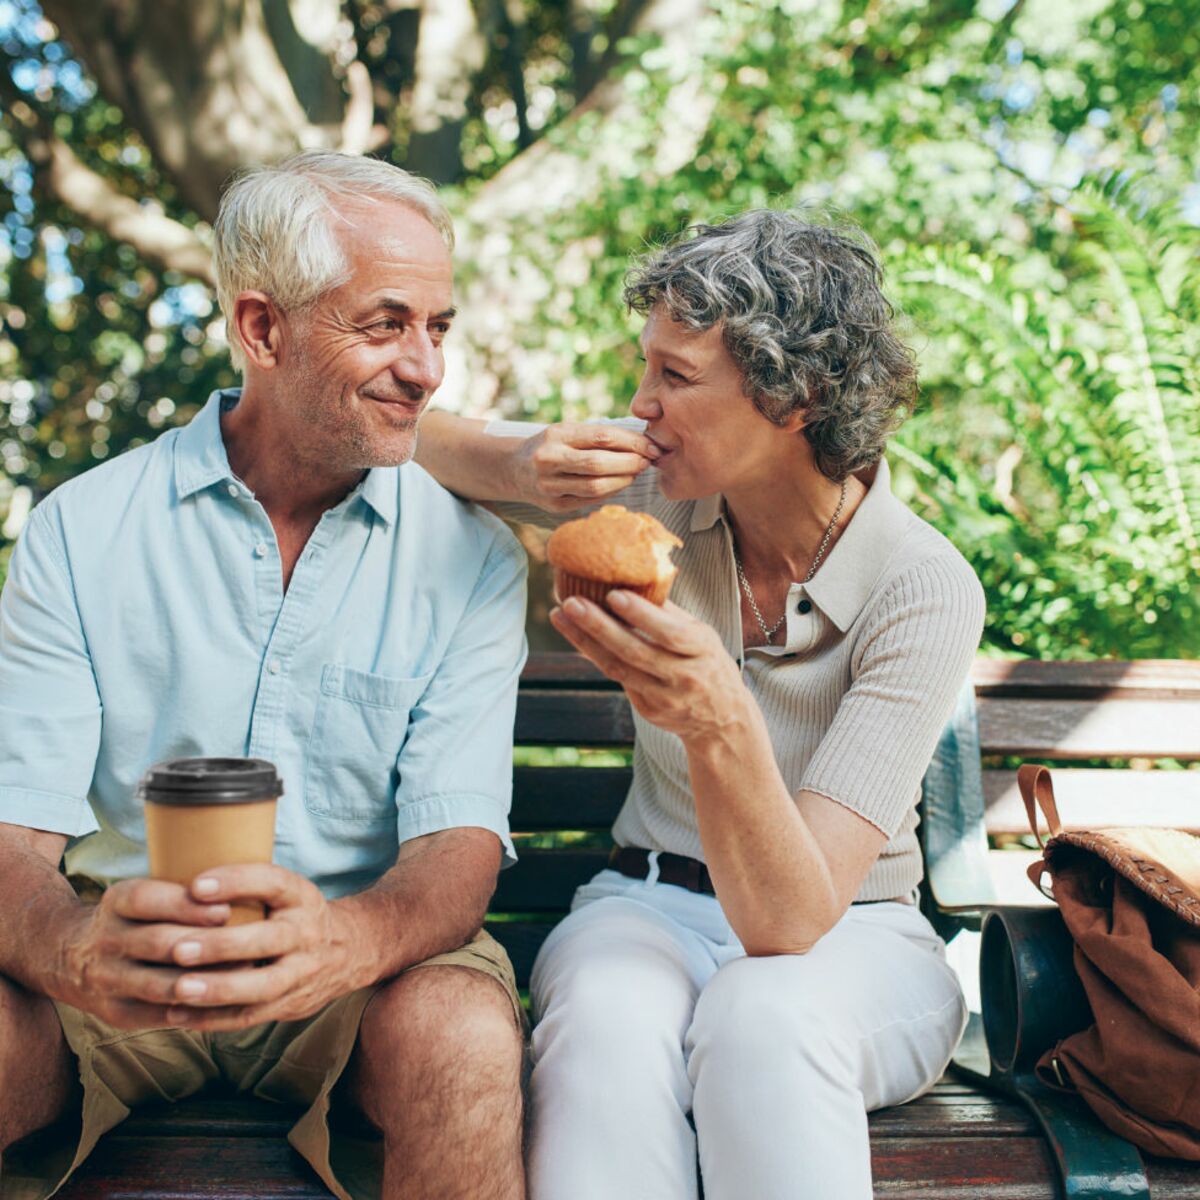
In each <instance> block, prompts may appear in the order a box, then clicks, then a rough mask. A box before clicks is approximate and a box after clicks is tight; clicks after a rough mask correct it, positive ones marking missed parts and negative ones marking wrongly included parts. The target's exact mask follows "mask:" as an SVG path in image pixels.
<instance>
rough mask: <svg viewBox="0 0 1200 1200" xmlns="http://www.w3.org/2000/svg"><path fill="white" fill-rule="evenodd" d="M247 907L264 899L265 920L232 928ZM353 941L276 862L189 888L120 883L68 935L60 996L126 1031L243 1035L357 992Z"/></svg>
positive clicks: (210, 877) (234, 870)
mask: <svg viewBox="0 0 1200 1200" xmlns="http://www.w3.org/2000/svg"><path fill="white" fill-rule="evenodd" d="M244 900H257V901H259V902H260V903H262V904H265V905H266V907H267V917H266V919H265V920H262V921H251V922H248V923H246V924H242V925H227V924H226V923H225V922H226V921H227V920H228V918H229V914H230V902H231V901H244ZM352 945H353V941H352V939H351V938H350V936H349V931H348V930H346V929H345V927H344V923H343V922H342V921H341V920H339V918H338V915H337V913H336V912H335V910H334V909H332V908H331V907H330V905H329V903H328V902H327V901H326V900H325V898H324V896H322V895H321V893H320V891H319V890H318V889H317V887H316V886H315V885H314V884H313V883H311V882H310V881H309V880H307V879H304V878H302V877H301V876H299V875H296V874H295V873H294V872H292V871H288V870H285V869H284V868H283V867H279V866H275V865H273V864H270V863H253V864H243V865H240V866H231V867H218V868H214V869H212V870H208V871H204V872H203V873H202V874H201V875H199V876H197V878H196V879H195V880H193V881H192V884H191V887H190V889H189V888H184V887H183V886H181V885H180V884H177V883H167V882H165V881H162V880H156V879H131V880H124V881H122V882H120V883H115V884H113V885H112V886H111V887H110V888H108V889H107V891H106V892H105V893H104V896H103V898H102V899H101V901H100V903H99V904H98V905H97V906H96V907H95V908H93V909H90V910H88V913H87V916H86V917H85V918H83V920H82V921H81V923H80V926H79V927H78V929H77V931H76V933H75V935H74V936H73V937H71V938H70V939H69V940H68V942H67V945H66V946H65V948H64V953H65V955H66V973H67V977H68V979H69V980H70V989H69V990H70V992H71V993H73V994H71V995H67V996H63V997H62V998H63V999H65V1000H67V1001H68V1002H69V1003H71V1004H73V1005H75V1006H76V1007H79V1008H83V1009H85V1010H86V1011H88V1012H91V1013H94V1014H95V1015H96V1016H99V1017H101V1018H102V1019H104V1020H105V1021H108V1022H109V1023H110V1024H113V1025H116V1026H118V1027H120V1028H125V1029H148V1028H162V1027H164V1026H176V1027H178V1028H181V1029H194V1030H207V1031H218V1030H232V1029H245V1028H248V1027H249V1026H251V1025H258V1024H261V1023H262V1022H264V1021H280V1020H293V1019H297V1018H300V1017H305V1016H309V1015H311V1014H312V1013H314V1012H317V1011H318V1010H320V1009H321V1008H323V1007H324V1006H325V1005H326V1004H327V1003H329V1001H331V1000H333V999H335V998H336V997H338V996H341V995H344V994H345V993H347V992H349V991H352V990H353V989H354V987H355V986H357V982H356V981H355V979H354V978H353V962H352V959H353V955H352ZM256 964H261V965H256Z"/></svg>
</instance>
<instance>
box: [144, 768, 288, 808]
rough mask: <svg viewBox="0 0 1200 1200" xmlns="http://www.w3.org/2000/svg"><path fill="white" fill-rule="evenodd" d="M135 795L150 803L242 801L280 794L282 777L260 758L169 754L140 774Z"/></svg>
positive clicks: (263, 798) (268, 798)
mask: <svg viewBox="0 0 1200 1200" xmlns="http://www.w3.org/2000/svg"><path fill="white" fill-rule="evenodd" d="M138 795H139V796H140V797H141V798H142V799H143V800H149V801H151V802H152V803H154V804H246V803H248V802H250V801H253V800H272V799H275V798H276V797H278V796H282V795H283V781H282V780H281V779H280V778H279V774H278V772H277V771H276V770H275V764H274V763H269V762H267V760H266V759H264V758H173V759H171V760H169V761H168V762H161V763H157V764H156V765H155V766H153V767H151V768H150V769H149V770H148V771H147V772H146V773H145V775H143V776H142V781H141V783H140V784H139V785H138Z"/></svg>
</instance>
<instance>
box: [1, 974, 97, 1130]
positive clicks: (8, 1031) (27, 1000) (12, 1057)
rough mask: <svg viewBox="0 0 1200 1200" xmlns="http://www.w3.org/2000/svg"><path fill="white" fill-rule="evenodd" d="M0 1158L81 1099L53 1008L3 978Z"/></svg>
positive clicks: (47, 1002) (71, 1060) (44, 999)
mask: <svg viewBox="0 0 1200 1200" xmlns="http://www.w3.org/2000/svg"><path fill="white" fill-rule="evenodd" d="M0 1080H3V1086H2V1087H0V1153H3V1152H4V1150H5V1149H7V1148H8V1147H9V1146H11V1145H12V1144H13V1143H14V1142H19V1141H20V1140H21V1139H22V1138H23V1137H25V1136H26V1135H27V1134H30V1133H33V1132H34V1131H35V1130H37V1129H41V1128H43V1127H44V1126H46V1125H50V1124H51V1123H53V1122H54V1121H57V1120H58V1119H59V1118H60V1117H62V1116H63V1115H65V1113H66V1112H67V1110H68V1108H69V1106H70V1105H71V1104H72V1103H74V1102H75V1101H76V1099H77V1097H78V1095H79V1076H78V1072H77V1071H76V1069H75V1059H74V1057H73V1056H72V1054H71V1051H70V1050H69V1049H68V1047H67V1040H66V1038H65V1037H64V1036H63V1031H62V1026H61V1025H60V1024H59V1022H58V1014H57V1013H56V1012H55V1011H54V1005H53V1004H51V1003H50V1001H49V1000H48V999H46V997H45V996H35V995H34V994H33V993H32V992H28V991H26V990H25V989H24V988H22V987H20V986H19V985H17V984H15V983H13V982H12V981H11V980H8V979H5V978H4V976H2V975H0Z"/></svg>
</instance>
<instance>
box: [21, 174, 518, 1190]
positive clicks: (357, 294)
mask: <svg viewBox="0 0 1200 1200" xmlns="http://www.w3.org/2000/svg"><path fill="white" fill-rule="evenodd" d="M215 233H216V250H215V258H216V265H217V274H218V279H219V291H220V299H221V305H222V308H223V310H224V312H225V315H226V318H227V322H228V329H229V342H230V346H231V348H232V351H233V354H234V357H235V361H236V362H237V363H238V364H239V365H241V366H242V368H243V372H244V386H243V388H242V389H241V390H240V391H238V390H233V391H229V392H224V393H218V394H215V395H213V396H212V397H211V398H210V399H209V401H208V403H207V405H206V406H205V407H204V408H203V409H202V410H201V411H200V412H199V413H198V414H197V416H196V417H195V418H194V419H193V420H192V422H191V424H190V425H188V426H187V427H186V428H184V429H180V430H175V431H172V432H170V433H168V434H166V435H164V436H163V437H161V438H159V439H158V440H157V441H156V442H154V443H153V444H152V445H150V446H146V447H144V448H142V449H139V450H135V451H132V452H130V453H128V454H125V455H123V456H121V457H120V458H119V459H116V460H114V461H112V462H110V463H107V464H105V465H103V466H100V467H97V468H95V469H94V470H93V471H90V472H88V473H87V474H86V475H84V476H82V477H81V478H79V479H76V480H73V481H72V482H70V483H68V484H65V485H64V486H63V487H61V488H60V489H58V490H57V491H56V492H55V493H54V494H53V495H51V496H50V497H49V498H48V499H46V500H45V501H44V502H43V503H42V504H41V505H40V506H39V507H38V508H37V509H35V511H34V513H33V515H32V517H31V519H30V521H29V524H28V526H27V528H26V530H25V532H24V536H23V538H22V540H21V543H20V545H19V546H18V548H17V551H16V553H15V555H14V557H13V560H12V567H11V572H10V575H9V579H8V583H7V586H6V588H5V590H4V593H3V597H2V602H0V1148H7V1149H6V1151H5V1157H4V1159H3V1162H2V1165H0V1197H3V1200H41V1198H42V1197H45V1196H49V1195H51V1194H52V1193H53V1192H54V1191H55V1190H56V1189H57V1188H58V1187H59V1186H61V1184H62V1183H63V1181H64V1180H65V1179H66V1177H67V1176H68V1175H69V1174H70V1171H71V1170H72V1169H73V1168H74V1167H75V1166H77V1165H78V1164H79V1163H80V1162H81V1161H82V1160H83V1159H84V1158H85V1157H86V1155H87V1154H88V1152H89V1151H90V1150H91V1148H92V1147H93V1146H94V1144H95V1142H96V1140H97V1139H98V1138H99V1136H100V1135H101V1134H102V1133H103V1132H104V1131H105V1130H106V1129H109V1128H111V1127H112V1126H114V1125H116V1124H117V1123H118V1122H119V1121H121V1120H122V1119H123V1118H124V1116H125V1115H126V1114H127V1113H128V1111H129V1109H130V1108H131V1107H133V1106H134V1105H136V1104H138V1103H140V1102H142V1101H144V1100H147V1099H160V1098H162V1097H163V1096H167V1097H169V1098H173V1099H177V1098H181V1097H183V1096H186V1095H188V1094H190V1093H192V1092H194V1091H196V1090H197V1089H198V1088H200V1087H202V1086H204V1085H205V1084H206V1083H208V1082H209V1081H211V1080H215V1079H224V1080H226V1081H227V1082H228V1083H230V1084H232V1085H233V1086H234V1087H235V1088H237V1089H238V1090H239V1091H244V1092H252V1093H253V1094H255V1095H258V1096H262V1097H266V1098H268V1099H276V1100H281V1101H286V1102H289V1103H293V1104H295V1103H300V1104H302V1105H305V1106H307V1108H306V1111H305V1112H304V1114H303V1116H302V1117H301V1118H300V1120H299V1122H298V1123H297V1124H296V1126H295V1127H294V1129H293V1130H292V1133H291V1140H292V1142H293V1144H294V1145H295V1146H296V1147H297V1149H299V1150H300V1151H301V1153H303V1154H304V1155H305V1157H306V1158H307V1159H308V1160H309V1162H311V1163H312V1165H313V1166H314V1168H315V1169H316V1170H317V1172H318V1173H319V1174H320V1175H321V1177H322V1179H324V1181H325V1182H326V1184H327V1185H328V1186H329V1187H330V1188H331V1189H332V1190H333V1191H334V1192H335V1194H337V1195H338V1196H339V1197H343V1198H345V1197H354V1198H355V1200H359V1198H360V1197H367V1196H378V1195H380V1194H382V1195H384V1196H386V1197H400V1196H405V1197H414V1198H417V1197H419V1198H421V1200H429V1198H430V1197H438V1198H439V1200H448V1198H450V1197H464V1198H467V1197H469V1198H470V1200H485V1198H489V1197H516V1196H520V1195H523V1181H522V1167H521V1157H520V1131H521V1100H520V1068H521V1054H522V1015H521V1008H520V1004H519V1001H518V998H517V994H516V990H515V986H514V982H513V977H512V971H511V968H510V966H509V963H508V960H507V958H506V957H505V955H504V952H503V950H502V949H501V948H500V947H499V946H498V945H497V944H496V943H495V942H493V941H492V939H491V938H490V937H488V936H487V935H486V934H484V933H481V932H480V927H481V923H482V919H483V913H484V909H485V907H486V905H487V901H488V897H489V896H490V894H491V892H492V889H493V887H494V886H495V880H496V872H497V869H498V868H499V866H500V865H501V863H502V860H504V859H507V860H509V861H511V858H512V843H511V841H510V839H509V836H508V828H507V812H508V802H509V797H510V788H511V757H510V756H511V738H512V718H513V706H514V703H515V698H516V682H517V676H518V673H519V671H520V668H521V664H522V661H523V657H524V651H525V644H524V635H523V623H524V595H525V561H524V556H523V554H522V553H521V551H520V549H519V546H518V545H517V543H516V542H515V540H514V539H513V538H512V537H511V535H510V534H509V533H508V532H507V531H506V530H505V528H504V527H503V525H502V524H501V523H500V522H499V521H498V520H497V519H495V518H494V517H492V516H490V515H489V514H487V513H484V512H481V511H479V510H477V509H475V508H473V507H471V506H469V505H466V504H464V503H462V502H460V501H458V500H456V499H454V498H452V497H451V496H450V495H449V493H447V492H445V491H443V490H442V489H441V488H440V487H439V486H438V485H437V484H436V483H434V482H433V480H432V479H431V478H430V477H429V476H427V475H426V474H425V473H424V471H423V470H422V469H421V468H419V467H417V466H416V465H407V466H403V469H400V468H401V467H402V465H403V464H406V463H408V460H409V459H410V458H411V456H412V453H413V446H414V443H415V439H416V436H417V422H418V419H419V417H420V415H421V412H422V410H423V409H424V407H425V405H426V403H427V402H428V400H429V398H430V396H431V394H432V393H433V391H434V390H435V389H436V388H437V386H438V384H439V383H440V382H441V379H442V372H443V357H442V343H443V339H444V338H445V336H446V334H447V332H448V331H449V329H450V325H451V321H452V319H453V317H454V307H453V299H452V280H451V263H450V248H451V244H452V239H453V233H452V229H451V225H450V220H449V217H448V215H447V213H446V211H445V209H444V208H443V207H442V205H441V203H440V202H439V200H438V199H437V196H436V195H435V194H434V192H433V190H432V188H431V187H429V185H428V184H426V183H425V182H424V181H421V180H418V179H415V178H413V177H411V176H409V175H407V174H406V173H405V172H403V171H400V170H398V169H397V168H394V167H391V166H389V165H387V164H384V163H380V162H375V161H371V160H365V159H353V158H348V157H345V156H342V155H337V154H329V153H316V152H314V153H308V154H302V155H299V156H298V157H296V158H293V159H291V160H289V161H288V162H285V163H283V164H281V165H279V166H276V167H270V168H265V169H262V170H259V171H255V172H253V173H251V174H249V175H246V176H245V177H243V178H241V179H240V180H239V181H238V182H237V183H235V184H234V185H233V187H232V188H231V189H230V190H229V192H228V193H227V194H226V196H225V198H224V201H223V203H222V207H221V212H220V214H219V216H218V219H217V223H216V230H215ZM197 754H204V755H227V756H228V755H248V756H251V757H259V758H266V759H270V760H272V761H273V762H274V763H275V764H276V765H277V767H278V769H279V772H280V774H281V776H282V778H283V780H284V785H285V795H284V797H283V800H282V802H281V804H280V808H279V814H278V821H277V828H276V842H275V863H274V865H270V866H241V867H222V868H219V869H213V870H209V871H207V872H205V873H203V874H202V875H201V876H199V877H197V878H196V879H195V880H194V881H193V882H192V884H191V886H190V888H184V887H182V886H179V885H176V884H171V883H166V882H161V881H156V880H150V879H147V878H145V876H146V874H147V870H148V868H147V862H146V854H145V833H144V823H143V814H142V811H141V806H140V804H139V802H138V800H137V799H136V797H135V789H136V785H137V783H138V779H139V777H140V775H141V773H142V772H143V771H144V770H145V768H147V767H148V766H149V765H150V764H151V763H153V762H156V761H160V760H163V759H168V758H172V757H177V756H184V755H197ZM64 850H65V853H66V874H65V875H64V874H62V873H60V871H59V863H60V859H62V857H63V854H64ZM68 881H70V882H68ZM234 900H251V901H259V902H262V903H265V905H266V906H267V913H268V917H267V919H266V920H262V921H257V922H253V923H251V924H246V925H238V926H234V925H226V923H225V922H226V920H227V918H228V916H229V913H230V908H229V905H230V902H231V901H234ZM339 1106H346V1107H348V1108H351V1109H353V1108H355V1107H356V1108H357V1109H358V1110H361V1113H362V1114H365V1116H366V1117H367V1118H368V1119H369V1121H370V1122H372V1123H373V1124H374V1125H375V1126H376V1127H377V1128H378V1130H379V1131H380V1133H381V1135H382V1136H381V1138H380V1139H379V1143H378V1145H381V1148H382V1153H381V1154H380V1153H378V1152H377V1151H378V1147H377V1148H376V1150H364V1149H363V1146H364V1140H363V1139H355V1140H353V1141H352V1140H351V1139H348V1138H343V1137H341V1136H340V1135H338V1134H337V1133H336V1132H334V1133H332V1134H331V1132H330V1127H329V1123H328V1117H329V1114H330V1112H331V1109H332V1110H333V1111H335V1112H336V1110H337V1109H338V1107H339ZM59 1120H64V1121H70V1122H73V1128H74V1129H75V1131H76V1136H75V1139H74V1140H68V1139H66V1138H64V1140H63V1141H62V1142H61V1143H60V1144H59V1145H58V1146H57V1148H56V1150H54V1152H52V1153H48V1154H47V1153H40V1152H39V1153H37V1154H35V1153H34V1152H33V1151H32V1150H31V1149H30V1147H31V1146H34V1145H41V1144H42V1143H44V1142H45V1141H46V1140H47V1139H43V1138H39V1139H31V1140H29V1141H25V1142H22V1139H24V1138H25V1136H26V1135H27V1134H29V1133H31V1132H33V1131H34V1130H37V1129H40V1128H42V1127H44V1126H46V1125H49V1124H50V1123H51V1122H55V1121H59ZM337 1124H338V1123H336V1122H335V1129H336V1126H337Z"/></svg>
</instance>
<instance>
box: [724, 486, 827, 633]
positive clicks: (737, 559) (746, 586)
mask: <svg viewBox="0 0 1200 1200" xmlns="http://www.w3.org/2000/svg"><path fill="white" fill-rule="evenodd" d="M848 480H849V477H848V476H847V478H846V479H843V480H842V494H841V496H839V497H838V502H837V508H835V509H834V510H833V518H832V519H831V520H830V522H829V525H828V526H827V527H826V529H825V536H824V537H823V538H822V539H821V544H820V545H819V546H818V547H817V553H816V555H815V556H814V558H813V560H812V566H811V567H809V568H808V574H807V575H805V577H804V578H803V579H802V580H801V582H802V583H807V582H808V581H809V580H810V579H811V578H812V577H813V576H814V575H815V574H816V573H817V568H818V567H819V566H820V565H821V560H822V559H823V558H824V557H825V551H826V550H828V549H829V539H830V538H831V537H833V531H834V529H836V528H837V523H838V517H840V516H841V515H842V509H843V508H844V507H845V505H846V484H847V482H848ZM733 563H734V566H736V567H737V576H738V581H739V582H740V583H741V585H742V591H743V592H745V593H746V599H747V600H749V601H750V611H751V612H752V613H753V614H754V619H755V620H756V621H757V622H758V627H759V629H761V630H762V635H763V637H764V638H765V639H766V641H767V643H768V645H769V644H770V642H771V639H772V638H773V637H774V636H775V635H776V634H777V633H778V632H779V627H780V626H781V625H782V624H783V623H784V621H786V620H787V605H786V604H785V605H784V607H783V616H782V617H780V618H779V620H778V621H776V622H775V624H774V625H772V626H771V627H770V628H769V629H768V628H767V623H766V621H764V620H763V615H762V613H761V612H759V611H758V605H757V603H755V600H754V593H753V592H752V591H751V590H750V580H748V579H747V578H746V572H745V569H744V568H743V567H742V560H741V556H740V555H739V554H738V552H737V543H736V542H734V545H733Z"/></svg>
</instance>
